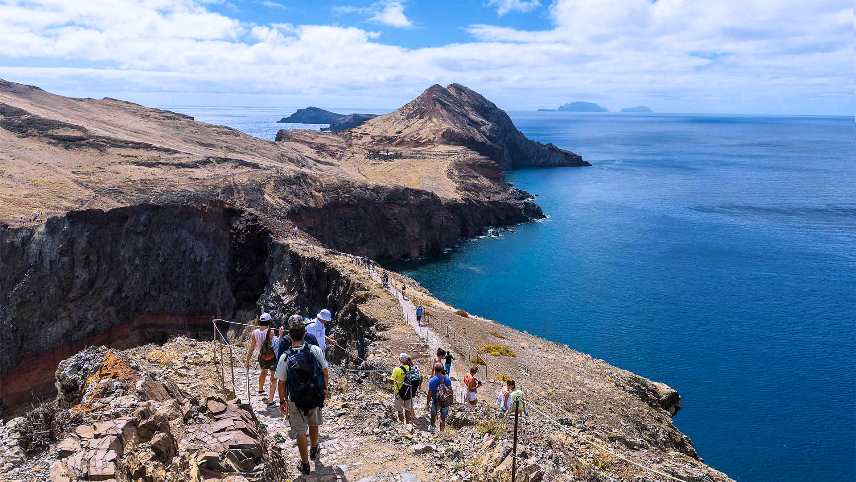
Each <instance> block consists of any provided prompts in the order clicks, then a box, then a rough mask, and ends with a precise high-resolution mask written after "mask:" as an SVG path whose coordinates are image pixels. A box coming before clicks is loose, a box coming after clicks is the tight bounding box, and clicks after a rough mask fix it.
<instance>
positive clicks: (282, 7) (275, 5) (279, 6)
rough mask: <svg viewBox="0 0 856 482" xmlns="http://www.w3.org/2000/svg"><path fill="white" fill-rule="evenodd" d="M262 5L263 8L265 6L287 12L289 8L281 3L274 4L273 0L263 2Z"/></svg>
mask: <svg viewBox="0 0 856 482" xmlns="http://www.w3.org/2000/svg"><path fill="white" fill-rule="evenodd" d="M261 3H262V5H263V6H265V7H267V8H273V9H276V10H286V9H287V8H288V7H286V6H285V5H283V4H281V3H279V2H274V1H272V0H263V1H262V2H261Z"/></svg>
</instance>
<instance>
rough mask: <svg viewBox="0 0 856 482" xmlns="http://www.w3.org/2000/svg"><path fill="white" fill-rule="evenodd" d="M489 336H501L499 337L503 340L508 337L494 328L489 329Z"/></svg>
mask: <svg viewBox="0 0 856 482" xmlns="http://www.w3.org/2000/svg"><path fill="white" fill-rule="evenodd" d="M490 336H492V337H494V338H501V339H503V340H506V339H508V337H507V336H505V335H503V334H502V333H500V332H498V331H496V330H491V332H490Z"/></svg>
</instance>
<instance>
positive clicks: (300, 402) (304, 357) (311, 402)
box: [285, 343, 324, 415]
mask: <svg viewBox="0 0 856 482" xmlns="http://www.w3.org/2000/svg"><path fill="white" fill-rule="evenodd" d="M310 346H311V345H309V344H308V343H305V344H304V345H303V348H302V349H300V350H294V349H291V350H289V351H288V352H286V354H287V357H286V365H285V367H286V377H287V381H286V383H287V386H288V397H289V399H291V401H292V402H294V405H296V406H297V408H299V409H300V410H301V411H302V412H303V414H304V415H308V414H309V410H312V409H313V408H318V407H322V406H324V372H323V371H322V369H321V364H320V363H319V362H318V359H317V358H315V355H313V354H312V350H311V349H310Z"/></svg>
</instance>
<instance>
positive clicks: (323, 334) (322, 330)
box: [306, 318, 327, 351]
mask: <svg viewBox="0 0 856 482" xmlns="http://www.w3.org/2000/svg"><path fill="white" fill-rule="evenodd" d="M306 333H311V334H312V335H314V336H315V338H316V339H317V340H318V346H319V347H320V348H321V351H324V350H326V349H327V327H326V326H325V325H324V323H322V322H321V321H320V320H318V319H317V318H316V319H315V320H314V321H313V322H312V323H309V324H308V325H306Z"/></svg>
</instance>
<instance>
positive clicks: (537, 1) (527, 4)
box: [487, 0, 541, 17]
mask: <svg viewBox="0 0 856 482" xmlns="http://www.w3.org/2000/svg"><path fill="white" fill-rule="evenodd" d="M487 5H489V6H492V7H496V13H497V14H499V16H500V17H501V16H503V15H505V14H507V13H510V12H523V13H525V12H531V11H532V10H535V9H536V8H538V7H540V6H541V0H487Z"/></svg>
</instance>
